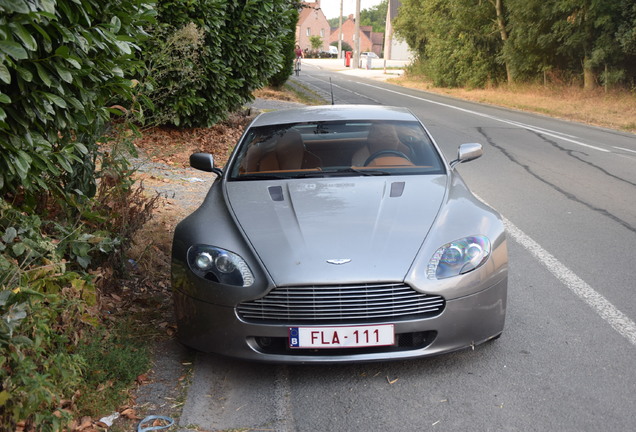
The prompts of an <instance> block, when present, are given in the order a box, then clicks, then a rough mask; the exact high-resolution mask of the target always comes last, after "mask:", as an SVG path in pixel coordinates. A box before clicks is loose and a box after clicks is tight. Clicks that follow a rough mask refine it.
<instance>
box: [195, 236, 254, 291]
mask: <svg viewBox="0 0 636 432" xmlns="http://www.w3.org/2000/svg"><path fill="white" fill-rule="evenodd" d="M188 265H189V266H190V269H191V270H192V271H193V272H194V273H195V274H196V275H197V276H199V277H202V278H204V279H208V280H211V281H214V282H219V283H222V284H227V285H236V286H244V287H248V286H251V285H252V284H253V283H254V275H253V274H252V271H251V270H250V268H249V267H248V266H247V263H246V262H245V261H244V260H243V258H241V257H240V256H238V255H237V254H235V253H233V252H230V251H227V250H225V249H221V248H218V247H214V246H207V245H196V246H192V247H191V248H190V249H189V250H188Z"/></svg>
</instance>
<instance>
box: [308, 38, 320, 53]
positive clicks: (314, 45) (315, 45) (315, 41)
mask: <svg viewBox="0 0 636 432" xmlns="http://www.w3.org/2000/svg"><path fill="white" fill-rule="evenodd" d="M309 43H310V44H311V49H312V50H314V51H318V50H319V49H320V48H321V47H322V39H321V38H320V36H317V35H313V36H310V37H309Z"/></svg>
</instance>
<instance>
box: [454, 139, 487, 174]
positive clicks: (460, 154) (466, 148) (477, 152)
mask: <svg viewBox="0 0 636 432" xmlns="http://www.w3.org/2000/svg"><path fill="white" fill-rule="evenodd" d="M483 154H484V149H483V147H482V146H481V144H478V143H470V144H462V145H460V146H459V149H458V150H457V159H455V160H454V161H452V162H451V163H450V166H451V168H454V167H455V166H456V165H458V164H460V163H463V162H469V161H471V160H475V159H477V158H479V157H481V155H483Z"/></svg>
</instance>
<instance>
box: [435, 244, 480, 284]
mask: <svg viewBox="0 0 636 432" xmlns="http://www.w3.org/2000/svg"><path fill="white" fill-rule="evenodd" d="M489 255H490V240H488V238H487V237H485V236H471V237H464V238H463V239H459V240H456V241H454V242H451V243H447V244H445V245H444V246H442V247H440V248H439V249H437V251H436V252H435V253H434V254H433V257H432V258H431V260H430V261H429V262H428V268H427V270H426V274H427V275H428V278H429V279H445V278H449V277H452V276H457V275H460V274H464V273H468V272H469V271H472V270H475V269H476V268H478V267H479V266H481V265H482V264H483V263H485V262H486V260H487V259H488V256H489Z"/></svg>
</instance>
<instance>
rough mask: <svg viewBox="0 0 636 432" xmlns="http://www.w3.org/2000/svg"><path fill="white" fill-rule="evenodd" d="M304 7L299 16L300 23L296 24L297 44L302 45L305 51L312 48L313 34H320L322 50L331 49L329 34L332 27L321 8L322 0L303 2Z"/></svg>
mask: <svg viewBox="0 0 636 432" xmlns="http://www.w3.org/2000/svg"><path fill="white" fill-rule="evenodd" d="M302 5H303V8H302V10H301V11H300V14H299V16H298V24H297V25H296V44H298V45H300V48H301V49H302V50H303V51H308V50H311V49H312V46H311V40H310V38H311V37H312V36H319V37H320V39H321V40H322V46H321V47H320V48H319V50H320V51H327V50H328V49H329V36H330V34H331V27H329V21H327V17H325V14H324V13H323V11H322V10H321V9H320V0H316V1H315V2H303V3H302Z"/></svg>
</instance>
